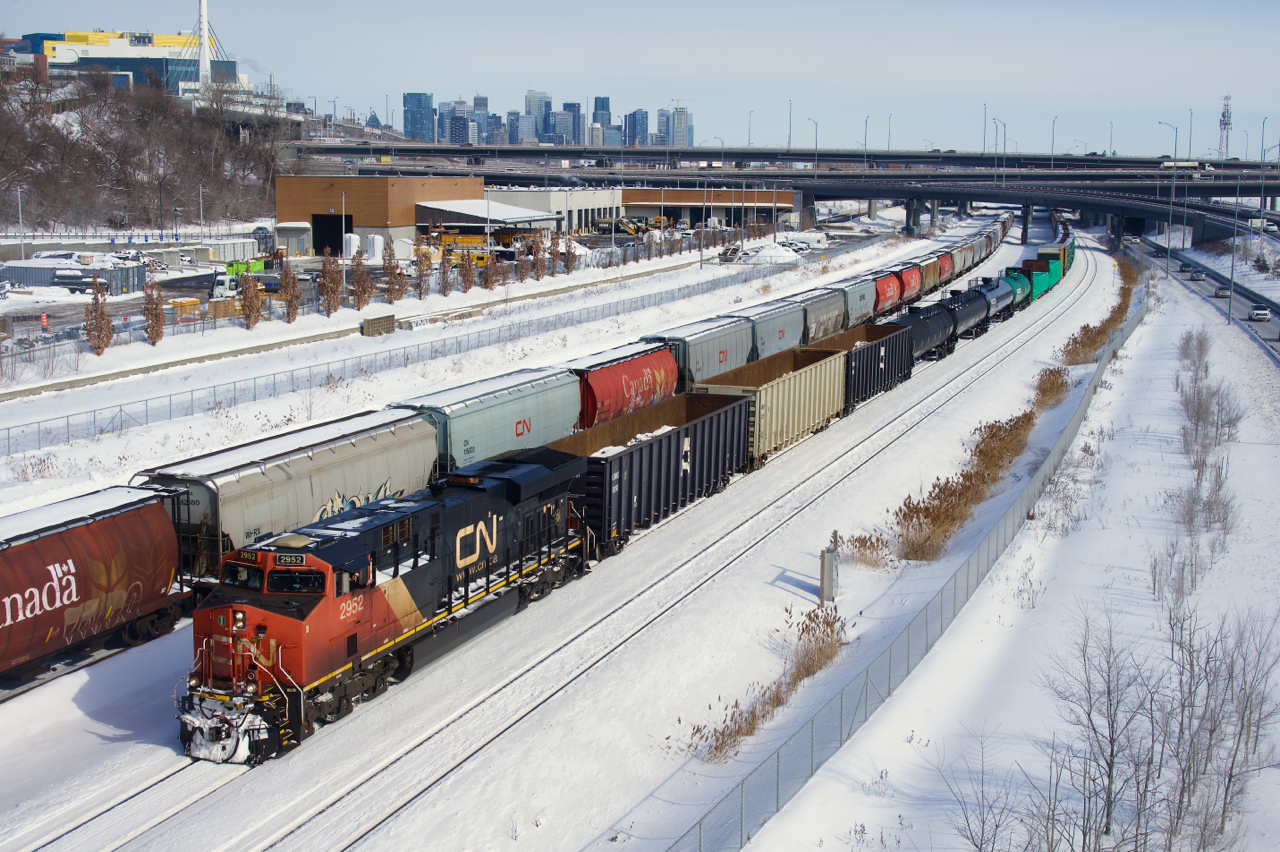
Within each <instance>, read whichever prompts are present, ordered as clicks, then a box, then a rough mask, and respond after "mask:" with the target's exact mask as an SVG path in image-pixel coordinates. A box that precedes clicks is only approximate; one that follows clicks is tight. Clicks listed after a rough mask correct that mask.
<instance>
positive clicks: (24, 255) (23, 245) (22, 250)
mask: <svg viewBox="0 0 1280 852" xmlns="http://www.w3.org/2000/svg"><path fill="white" fill-rule="evenodd" d="M22 230H23V228H22V187H18V251H19V253H20V254H21V255H22V259H23V260H26V259H27V244H26V243H25V242H23V239H24V238H23V235H22Z"/></svg>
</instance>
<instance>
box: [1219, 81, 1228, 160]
mask: <svg viewBox="0 0 1280 852" xmlns="http://www.w3.org/2000/svg"><path fill="white" fill-rule="evenodd" d="M1229 156H1231V96H1230V95H1227V96H1226V97H1224V98H1223V99H1222V118H1220V119H1218V159H1219V160H1225V159H1226V158H1227V157H1229Z"/></svg>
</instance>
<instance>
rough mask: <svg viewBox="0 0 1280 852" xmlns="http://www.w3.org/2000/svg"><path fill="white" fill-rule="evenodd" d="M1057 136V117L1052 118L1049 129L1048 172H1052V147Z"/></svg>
mask: <svg viewBox="0 0 1280 852" xmlns="http://www.w3.org/2000/svg"><path fill="white" fill-rule="evenodd" d="M1057 136H1058V117H1057V116H1056V115H1055V116H1054V117H1053V125H1052V126H1051V127H1050V128H1049V171H1053V147H1054V142H1055V140H1056V139H1057Z"/></svg>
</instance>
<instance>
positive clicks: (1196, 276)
mask: <svg viewBox="0 0 1280 852" xmlns="http://www.w3.org/2000/svg"><path fill="white" fill-rule="evenodd" d="M1191 280H1192V281H1203V280H1204V273H1203V272H1201V271H1200V270H1198V269H1197V270H1196V271H1195V272H1193V273H1191Z"/></svg>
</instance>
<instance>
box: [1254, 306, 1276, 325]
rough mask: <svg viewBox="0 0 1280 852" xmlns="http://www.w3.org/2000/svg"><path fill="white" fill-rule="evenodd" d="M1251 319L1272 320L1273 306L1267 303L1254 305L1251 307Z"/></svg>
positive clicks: (1259, 320) (1257, 320)
mask: <svg viewBox="0 0 1280 852" xmlns="http://www.w3.org/2000/svg"><path fill="white" fill-rule="evenodd" d="M1249 319H1251V320H1254V321H1256V322H1270V321H1271V308H1269V307H1267V306H1266V305H1254V306H1253V307H1252V308H1250V309H1249Z"/></svg>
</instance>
